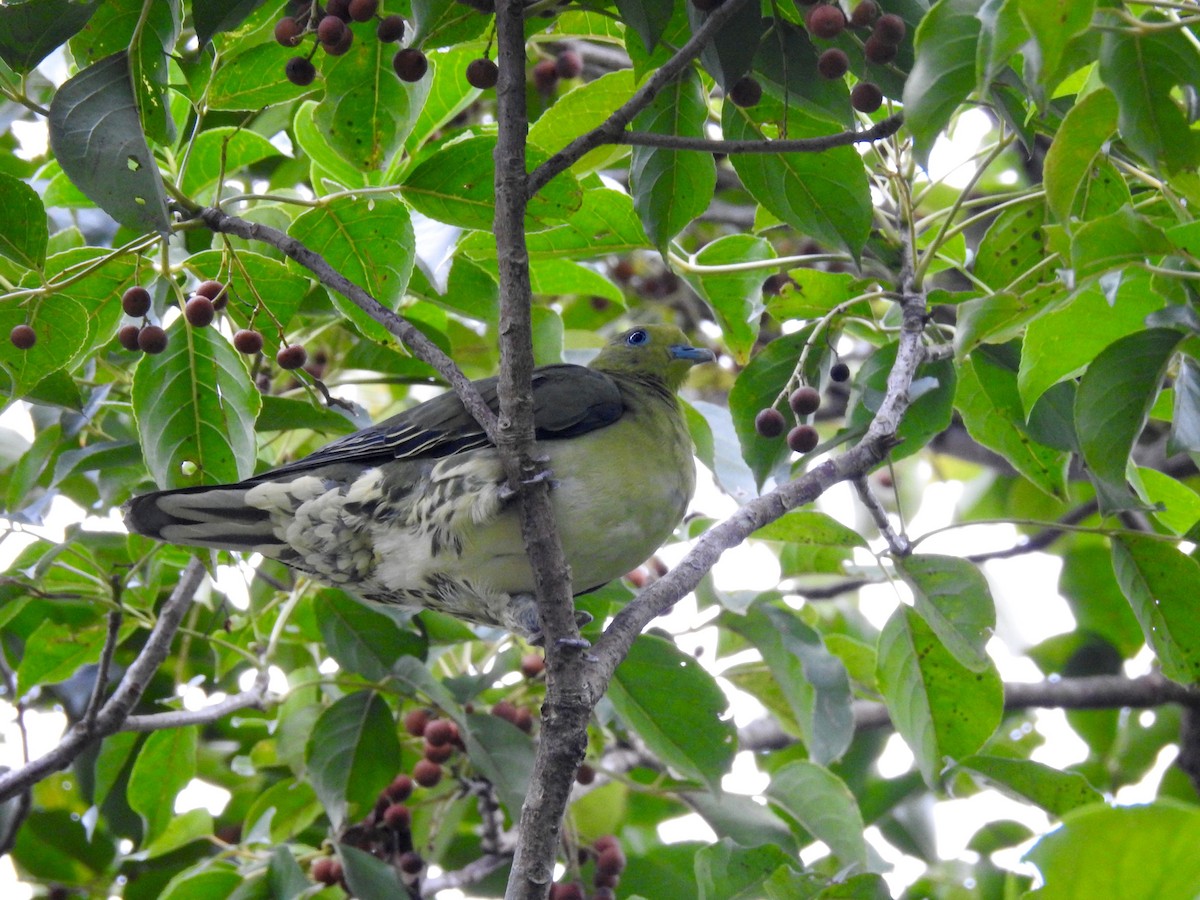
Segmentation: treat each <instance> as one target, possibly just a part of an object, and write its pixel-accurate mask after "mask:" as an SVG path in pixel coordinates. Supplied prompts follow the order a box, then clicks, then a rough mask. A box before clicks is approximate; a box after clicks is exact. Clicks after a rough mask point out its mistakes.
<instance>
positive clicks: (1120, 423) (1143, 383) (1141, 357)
mask: <svg viewBox="0 0 1200 900" xmlns="http://www.w3.org/2000/svg"><path fill="white" fill-rule="evenodd" d="M1180 339H1181V335H1180V334H1179V332H1177V331H1172V330H1170V329H1167V328H1150V329H1147V330H1146V331H1138V332H1135V333H1133V334H1131V335H1128V336H1126V337H1123V338H1119V339H1118V340H1116V341H1114V342H1113V343H1111V344H1109V345H1108V347H1106V348H1105V349H1104V350H1103V351H1102V352H1101V353H1100V355H1099V356H1097V357H1096V358H1095V360H1094V361H1093V362H1092V364H1091V365H1090V366H1088V370H1087V372H1085V373H1084V376H1083V379H1082V380H1081V381H1080V383H1079V390H1078V392H1077V393H1076V395H1075V431H1076V433H1077V434H1078V436H1079V449H1080V452H1081V453H1082V454H1083V459H1084V462H1085V463H1087V466H1088V470H1089V472H1088V474H1089V477H1090V478H1091V479H1092V482H1093V483H1094V484H1095V485H1096V491H1097V494H1098V495H1099V499H1100V508H1101V510H1102V511H1103V512H1106V513H1108V512H1112V511H1114V510H1117V509H1125V508H1129V507H1130V506H1132V505H1133V504H1134V498H1133V496H1132V495H1131V494H1130V492H1129V489H1128V488H1127V487H1126V484H1125V467H1126V465H1127V464H1128V461H1129V454H1130V452H1131V451H1132V449H1133V444H1134V441H1136V440H1137V437H1138V435H1139V434H1141V431H1142V428H1143V427H1144V426H1145V424H1146V417H1147V415H1148V413H1149V412H1150V407H1151V406H1153V405H1154V397H1155V395H1156V394H1157V393H1158V385H1159V381H1160V380H1161V379H1162V375H1163V371H1164V370H1165V368H1166V366H1167V363H1168V362H1169V361H1170V359H1171V354H1172V353H1174V352H1175V348H1176V346H1178V344H1179V342H1180Z"/></svg>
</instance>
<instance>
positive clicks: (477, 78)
mask: <svg viewBox="0 0 1200 900" xmlns="http://www.w3.org/2000/svg"><path fill="white" fill-rule="evenodd" d="M499 78H500V67H499V66H497V65H496V64H495V63H494V62H492V61H491V60H490V59H488V58H487V57H486V56H481V57H479V59H473V60H471V61H470V62H469V63H467V84H469V85H471V87H473V88H479V90H481V91H486V90H488V89H489V88H494V87H495V86H496V81H497V80H498V79H499Z"/></svg>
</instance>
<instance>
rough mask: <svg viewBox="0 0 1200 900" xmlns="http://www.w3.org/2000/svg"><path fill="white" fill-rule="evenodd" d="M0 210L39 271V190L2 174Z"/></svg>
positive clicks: (21, 254)
mask: <svg viewBox="0 0 1200 900" xmlns="http://www.w3.org/2000/svg"><path fill="white" fill-rule="evenodd" d="M5 8H6V7H5ZM714 177H715V176H714ZM0 209H3V210H4V216H3V218H0V255H3V256H6V257H8V258H9V259H11V260H12V261H13V262H15V263H17V264H18V265H21V266H24V267H25V268H27V269H40V268H41V267H42V266H43V265H45V262H46V245H47V243H48V242H49V240H50V230H49V228H48V226H47V225H46V210H45V208H44V207H43V206H42V201H41V198H39V197H38V195H37V191H35V190H34V189H33V188H31V187H30V186H29V185H27V184H26V183H25V182H23V181H21V180H20V179H19V178H13V177H12V176H11V175H5V174H3V173H0Z"/></svg>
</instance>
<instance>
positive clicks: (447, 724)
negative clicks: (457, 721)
mask: <svg viewBox="0 0 1200 900" xmlns="http://www.w3.org/2000/svg"><path fill="white" fill-rule="evenodd" d="M453 726H454V723H453V722H451V721H450V720H449V719H432V720H431V721H430V722H429V724H428V725H426V726H425V735H424V736H425V740H427V741H429V743H430V744H432V745H433V746H435V747H442V746H445V745H447V744H449V743H450V742H451V741H452V740H454V727H453Z"/></svg>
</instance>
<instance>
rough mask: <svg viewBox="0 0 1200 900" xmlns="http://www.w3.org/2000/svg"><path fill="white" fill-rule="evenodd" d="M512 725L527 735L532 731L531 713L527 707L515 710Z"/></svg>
mask: <svg viewBox="0 0 1200 900" xmlns="http://www.w3.org/2000/svg"><path fill="white" fill-rule="evenodd" d="M513 724H514V725H516V726H517V727H518V728H520V729H521V730H522V731H523V732H525V733H526V734H529V732H531V731H533V713H532V712H530V711H529V708H528V707H525V706H522V707H521V708H520V709H518V710H517V717H516V718H515V719H513Z"/></svg>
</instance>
